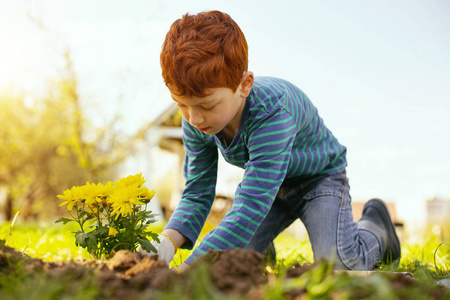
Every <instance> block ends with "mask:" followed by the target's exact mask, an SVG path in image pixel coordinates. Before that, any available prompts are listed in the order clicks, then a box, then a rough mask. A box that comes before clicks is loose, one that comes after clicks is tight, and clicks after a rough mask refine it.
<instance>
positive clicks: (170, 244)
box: [138, 233, 177, 265]
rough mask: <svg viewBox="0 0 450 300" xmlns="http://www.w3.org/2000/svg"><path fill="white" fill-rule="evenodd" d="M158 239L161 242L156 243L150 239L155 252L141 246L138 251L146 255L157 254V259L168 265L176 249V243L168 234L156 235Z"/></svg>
mask: <svg viewBox="0 0 450 300" xmlns="http://www.w3.org/2000/svg"><path fill="white" fill-rule="evenodd" d="M158 239H159V241H160V242H161V243H158V242H157V241H151V244H152V245H153V247H155V248H156V251H157V252H156V253H153V252H150V253H149V252H147V251H145V250H144V249H142V248H141V247H139V249H138V251H139V252H141V253H143V254H146V255H158V260H161V261H164V262H166V263H167V265H170V263H171V262H172V260H173V257H174V256H175V252H176V251H177V247H176V244H175V242H174V241H173V239H172V238H171V237H170V236H169V235H167V234H164V233H161V234H160V235H158Z"/></svg>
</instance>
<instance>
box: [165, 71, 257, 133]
mask: <svg viewBox="0 0 450 300" xmlns="http://www.w3.org/2000/svg"><path fill="white" fill-rule="evenodd" d="M248 77H250V78H248ZM252 86H253V74H252V73H251V72H247V73H246V74H245V75H244V78H243V81H242V82H241V84H240V85H239V87H238V88H237V89H236V92H233V90H232V89H230V88H224V87H220V88H213V89H209V90H207V93H208V96H206V97H202V98H200V97H194V96H193V97H181V96H177V95H175V94H173V93H171V95H172V99H173V100H174V101H175V102H176V103H177V105H178V107H179V108H180V110H181V113H182V115H183V117H184V118H185V119H186V121H188V122H189V124H191V125H192V126H194V127H195V128H197V129H198V130H199V131H202V132H204V133H206V134H217V133H219V132H221V131H224V132H226V133H227V134H231V135H233V136H234V134H236V132H237V130H238V128H239V124H240V122H241V115H242V111H243V109H244V106H245V99H246V97H247V96H248V94H249V93H250V90H251V87H252Z"/></svg>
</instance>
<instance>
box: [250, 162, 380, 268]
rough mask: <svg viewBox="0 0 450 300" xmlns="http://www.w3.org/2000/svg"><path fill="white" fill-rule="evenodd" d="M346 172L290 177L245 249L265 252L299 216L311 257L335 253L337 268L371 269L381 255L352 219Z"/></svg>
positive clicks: (374, 244)
mask: <svg viewBox="0 0 450 300" xmlns="http://www.w3.org/2000/svg"><path fill="white" fill-rule="evenodd" d="M349 189H350V187H349V183H348V178H347V175H346V172H345V171H344V172H342V173H338V174H333V175H315V176H312V177H309V178H306V179H298V180H293V181H292V180H291V181H290V182H289V183H287V182H285V183H283V185H282V186H281V188H280V190H279V192H278V195H277V196H276V198H275V202H274V203H273V206H272V208H271V209H270V211H269V213H268V215H267V217H266V218H265V219H264V221H263V222H262V223H261V225H260V226H259V228H258V230H257V231H256V233H255V235H254V236H253V238H252V239H251V240H250V243H249V244H248V245H247V246H246V247H245V249H253V250H256V251H258V252H260V253H264V252H265V251H266V249H267V248H268V247H270V245H271V243H273V240H274V239H275V238H276V237H277V236H278V234H280V233H281V232H282V231H283V230H284V229H286V228H287V227H288V226H289V225H291V224H292V223H293V222H294V221H295V220H296V219H297V218H299V219H300V220H301V221H302V222H303V224H304V225H305V227H306V230H307V232H308V235H309V240H310V242H311V246H312V250H313V253H314V260H318V259H320V258H326V259H329V258H330V257H331V256H334V262H335V268H336V269H349V270H370V269H372V268H373V266H374V265H375V263H376V262H378V261H379V259H380V257H381V253H380V246H379V243H378V240H377V239H376V238H375V236H374V235H373V234H371V233H370V232H369V231H365V230H358V228H357V223H356V222H354V221H353V215H352V207H351V197H350V194H349Z"/></svg>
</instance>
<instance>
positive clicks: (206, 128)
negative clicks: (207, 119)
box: [197, 126, 211, 131]
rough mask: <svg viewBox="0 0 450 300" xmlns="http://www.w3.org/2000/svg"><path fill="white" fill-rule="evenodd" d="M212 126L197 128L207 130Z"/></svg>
mask: <svg viewBox="0 0 450 300" xmlns="http://www.w3.org/2000/svg"><path fill="white" fill-rule="evenodd" d="M210 128H211V126H210V127H203V128H197V129H198V130H200V131H207V130H208V129H210Z"/></svg>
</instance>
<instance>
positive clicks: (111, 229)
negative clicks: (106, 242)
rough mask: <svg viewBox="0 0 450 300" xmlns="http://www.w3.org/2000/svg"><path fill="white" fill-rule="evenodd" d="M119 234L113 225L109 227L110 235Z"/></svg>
mask: <svg viewBox="0 0 450 300" xmlns="http://www.w3.org/2000/svg"><path fill="white" fill-rule="evenodd" d="M116 234H117V229H116V228H115V227H113V226H111V227H109V231H108V235H109V236H116Z"/></svg>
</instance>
